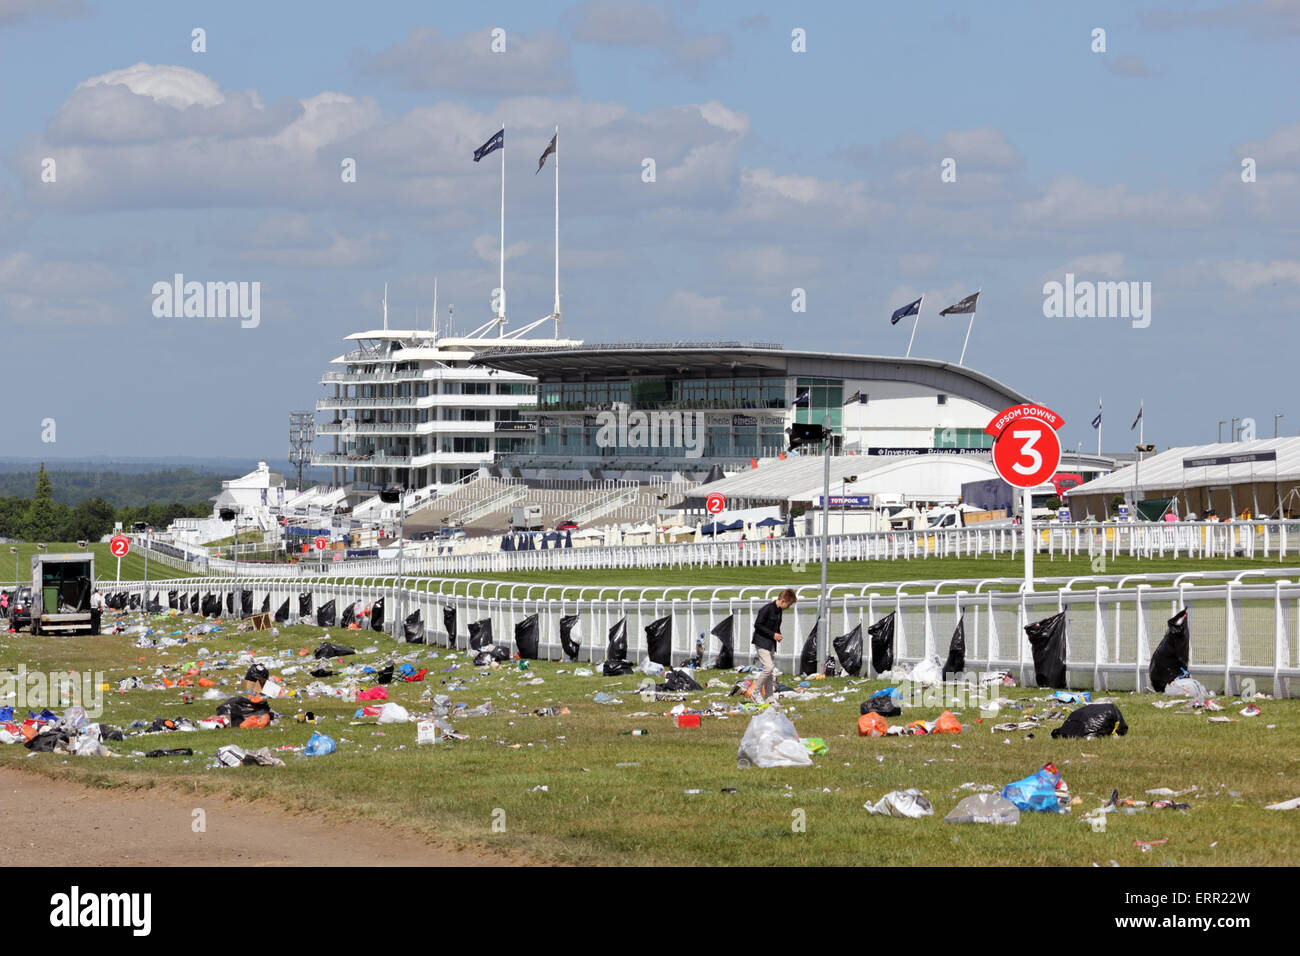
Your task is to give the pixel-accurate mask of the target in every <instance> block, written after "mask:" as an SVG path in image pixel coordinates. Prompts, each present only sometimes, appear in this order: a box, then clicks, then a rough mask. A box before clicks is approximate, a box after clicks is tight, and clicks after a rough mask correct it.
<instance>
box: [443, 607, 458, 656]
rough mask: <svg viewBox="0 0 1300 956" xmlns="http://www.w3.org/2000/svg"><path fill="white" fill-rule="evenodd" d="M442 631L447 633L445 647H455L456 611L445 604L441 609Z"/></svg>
mask: <svg viewBox="0 0 1300 956" xmlns="http://www.w3.org/2000/svg"><path fill="white" fill-rule="evenodd" d="M442 629H443V630H444V631H446V632H447V646H448V647H455V646H456V609H455V608H454V607H452V606H451V605H450V604H447V605H445V606H444V607H443V609H442Z"/></svg>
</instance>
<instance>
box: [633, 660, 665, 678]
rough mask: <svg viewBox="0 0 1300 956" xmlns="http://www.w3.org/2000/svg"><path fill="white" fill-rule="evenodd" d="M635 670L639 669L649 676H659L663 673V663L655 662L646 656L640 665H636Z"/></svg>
mask: <svg viewBox="0 0 1300 956" xmlns="http://www.w3.org/2000/svg"><path fill="white" fill-rule="evenodd" d="M637 670H639V671H640V672H641V673H642V674H646V675H648V676H650V677H660V676H662V675H663V673H664V665H662V664H656V663H655V662H654V661H652V660H650V658H648V657H647V658H646V659H645V660H643V661H642V662H641V666H640V667H638V668H637Z"/></svg>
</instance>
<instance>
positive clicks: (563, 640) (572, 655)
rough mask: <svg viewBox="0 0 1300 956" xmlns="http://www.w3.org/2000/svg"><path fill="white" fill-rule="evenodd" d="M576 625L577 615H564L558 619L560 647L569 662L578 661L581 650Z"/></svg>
mask: <svg viewBox="0 0 1300 956" xmlns="http://www.w3.org/2000/svg"><path fill="white" fill-rule="evenodd" d="M577 625H578V615H576V614H566V615H565V616H563V617H561V618H560V647H562V648H564V653H565V656H566V657H568V659H569V660H571V661H576V660H577V659H578V652H579V651H580V650H582V645H581V644H580V643H579V640H580V639H581V638H580V635H578V634H577V633H576V631H577Z"/></svg>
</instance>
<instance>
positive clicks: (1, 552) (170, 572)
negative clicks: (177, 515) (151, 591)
mask: <svg viewBox="0 0 1300 956" xmlns="http://www.w3.org/2000/svg"><path fill="white" fill-rule="evenodd" d="M9 548H17V549H18V578H19V580H21V581H22V582H23V583H24V584H30V583H31V580H32V555H34V554H37V553H38V552H37V550H36V545H35V544H34V543H32V542H18V543H15V544H10V545H7V546H5V545H0V581H10V582H11V581H12V580H13V575H14V556H13V555H12V554H10V553H9ZM82 550H83V549H82V548H80V547H78V546H77V543H76V542H75V541H52V542H49V543H48V544H47V545H46V552H47V553H49V554H63V553H65V552H69V551H82ZM84 550H85V551H86V552H89V553H92V554H94V556H95V579H96V583H98V584H100V585H101V586H107V585H108V584H110V583H111V582H112V581H114V580H116V579H117V558H115V557H113V555H112V554H111V553H109V550H108V545H107V544H98V543H91V544H87V545H86V547H85V549H84ZM194 576H195V575H193V574H190V573H189V572H187V571H178V570H176V569H175V568H173V567H170V566H168V565H165V564H163V563H162V562H161V561H158V560H155V559H154V558H153V557H150V559H149V580H150V581H155V580H160V579H163V578H189V577H194ZM122 580H123V581H143V580H144V551H143V550H142V549H140V548H138V547H135V546H132V549H131V553H130V554H128V555H127V556H126V557H125V558H123V559H122Z"/></svg>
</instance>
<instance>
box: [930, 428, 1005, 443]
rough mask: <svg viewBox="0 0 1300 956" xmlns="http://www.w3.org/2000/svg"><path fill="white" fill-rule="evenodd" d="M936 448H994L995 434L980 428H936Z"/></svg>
mask: <svg viewBox="0 0 1300 956" xmlns="http://www.w3.org/2000/svg"><path fill="white" fill-rule="evenodd" d="M934 447H935V448H992V447H993V436H992V435H989V434H986V433H985V432H984V431H983V430H982V429H979V428H936V429H935V430H934Z"/></svg>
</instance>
